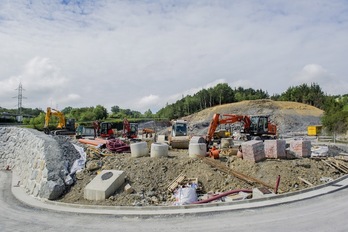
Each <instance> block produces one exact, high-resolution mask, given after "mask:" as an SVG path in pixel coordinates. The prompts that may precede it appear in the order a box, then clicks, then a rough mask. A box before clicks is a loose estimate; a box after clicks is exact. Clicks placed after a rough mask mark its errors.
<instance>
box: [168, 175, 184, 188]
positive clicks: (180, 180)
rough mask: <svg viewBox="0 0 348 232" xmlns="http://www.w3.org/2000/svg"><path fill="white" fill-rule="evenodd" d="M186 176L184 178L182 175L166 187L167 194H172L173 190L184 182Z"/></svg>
mask: <svg viewBox="0 0 348 232" xmlns="http://www.w3.org/2000/svg"><path fill="white" fill-rule="evenodd" d="M185 178H186V176H184V175H183V174H182V173H181V174H180V175H179V176H178V177H177V178H175V179H174V180H173V181H172V182H171V183H170V184H169V185H168V187H167V190H168V191H169V192H173V191H174V189H176V188H177V187H178V185H179V184H180V183H181V182H183V181H184V180H185Z"/></svg>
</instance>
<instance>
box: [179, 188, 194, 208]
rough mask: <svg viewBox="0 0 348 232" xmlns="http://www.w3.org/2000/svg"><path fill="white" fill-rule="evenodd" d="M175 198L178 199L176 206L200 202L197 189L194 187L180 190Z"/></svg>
mask: <svg viewBox="0 0 348 232" xmlns="http://www.w3.org/2000/svg"><path fill="white" fill-rule="evenodd" d="M174 196H175V199H176V201H175V203H174V205H187V204H191V203H193V202H195V201H197V200H198V199H197V193H196V189H195V188H193V187H187V188H179V189H177V191H176V193H175V194H174Z"/></svg>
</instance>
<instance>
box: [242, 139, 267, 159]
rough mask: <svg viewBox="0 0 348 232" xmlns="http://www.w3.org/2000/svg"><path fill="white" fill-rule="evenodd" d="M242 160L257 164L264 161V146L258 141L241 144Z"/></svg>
mask: <svg viewBox="0 0 348 232" xmlns="http://www.w3.org/2000/svg"><path fill="white" fill-rule="evenodd" d="M242 151H243V159H244V160H249V161H252V162H255V163H256V162H259V161H262V160H264V159H265V150H264V144H263V142H262V141H260V140H251V141H248V142H245V143H242Z"/></svg>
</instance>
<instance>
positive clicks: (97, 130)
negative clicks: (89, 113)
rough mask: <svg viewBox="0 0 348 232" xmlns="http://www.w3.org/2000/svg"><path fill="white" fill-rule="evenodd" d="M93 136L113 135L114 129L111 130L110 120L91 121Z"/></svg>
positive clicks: (105, 136) (110, 136)
mask: <svg viewBox="0 0 348 232" xmlns="http://www.w3.org/2000/svg"><path fill="white" fill-rule="evenodd" d="M93 129H94V137H97V136H100V137H102V138H112V137H114V136H115V135H114V131H113V130H112V123H111V122H99V121H94V122H93Z"/></svg>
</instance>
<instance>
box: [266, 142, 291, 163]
mask: <svg viewBox="0 0 348 232" xmlns="http://www.w3.org/2000/svg"><path fill="white" fill-rule="evenodd" d="M264 146H265V156H266V158H270V159H286V152H285V150H286V141H285V140H265V142H264Z"/></svg>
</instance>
